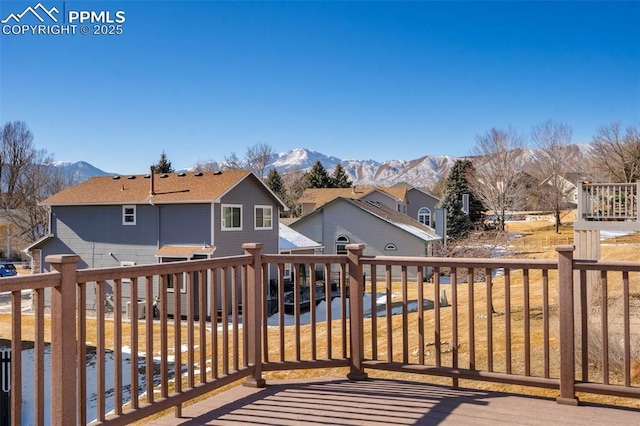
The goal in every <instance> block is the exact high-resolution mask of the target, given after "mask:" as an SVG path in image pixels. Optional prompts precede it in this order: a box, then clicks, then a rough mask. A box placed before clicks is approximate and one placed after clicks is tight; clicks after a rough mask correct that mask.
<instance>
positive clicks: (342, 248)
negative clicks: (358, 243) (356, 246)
mask: <svg viewBox="0 0 640 426" xmlns="http://www.w3.org/2000/svg"><path fill="white" fill-rule="evenodd" d="M347 244H349V237H347V236H346V235H338V238H336V254H347Z"/></svg>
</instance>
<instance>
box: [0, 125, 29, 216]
mask: <svg viewBox="0 0 640 426" xmlns="http://www.w3.org/2000/svg"><path fill="white" fill-rule="evenodd" d="M34 155H35V148H34V147H33V134H32V133H31V131H30V130H29V128H28V127H27V123H25V122H24V121H13V122H10V123H6V124H5V125H4V127H3V128H2V140H1V143H0V182H1V184H2V192H3V204H4V205H10V204H11V202H12V197H13V194H14V193H15V191H16V187H17V185H18V180H19V179H20V175H21V174H22V172H23V171H24V169H25V168H26V167H27V166H29V165H30V164H33V160H34Z"/></svg>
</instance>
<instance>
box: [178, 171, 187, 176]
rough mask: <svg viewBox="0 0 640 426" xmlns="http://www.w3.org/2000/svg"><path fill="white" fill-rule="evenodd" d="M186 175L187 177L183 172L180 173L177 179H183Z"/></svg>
mask: <svg viewBox="0 0 640 426" xmlns="http://www.w3.org/2000/svg"><path fill="white" fill-rule="evenodd" d="M186 175H187V174H186V173H185V172H180V173H178V176H179V177H185V176H186Z"/></svg>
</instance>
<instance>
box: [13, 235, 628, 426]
mask: <svg viewBox="0 0 640 426" xmlns="http://www.w3.org/2000/svg"><path fill="white" fill-rule="evenodd" d="M244 248H245V250H246V254H245V255H242V256H235V257H229V258H220V259H214V260H198V261H190V262H175V263H168V264H156V265H144V266H132V267H121V268H105V269H87V270H76V266H75V265H76V263H77V262H78V260H79V258H78V257H77V256H72V255H71V256H69V255H67V256H50V257H47V259H46V261H47V262H49V263H50V264H51V265H52V266H53V268H54V269H55V270H56V271H57V272H53V273H47V274H42V275H32V276H28V277H15V278H7V279H3V280H2V284H1V285H2V287H1V290H2V291H8V292H11V307H12V308H11V309H12V316H11V342H12V343H11V345H12V350H13V353H14V356H13V366H12V378H11V379H12V380H11V386H12V391H13V393H12V418H11V421H12V424H15V425H19V424H21V423H22V417H21V416H22V414H23V413H22V412H21V408H22V401H23V399H24V398H25V397H26V396H25V395H24V394H23V391H22V389H23V385H25V384H24V383H23V382H22V378H21V374H20V372H21V371H22V368H24V367H25V365H24V363H23V362H22V359H21V356H20V353H21V349H22V347H21V341H22V340H23V336H24V333H23V331H25V327H26V324H27V322H28V321H27V320H28V317H29V316H33V318H34V320H33V323H34V326H33V327H34V328H33V329H34V330H35V332H34V333H33V334H34V342H35V343H34V345H35V354H36V355H35V357H34V359H35V361H34V366H33V370H34V371H35V372H37V373H36V374H35V375H34V382H35V383H34V386H33V389H34V394H35V395H34V396H33V399H35V404H34V405H33V406H34V407H35V408H34V413H33V419H34V423H36V424H44V423H45V420H49V419H50V423H51V424H57V425H66V424H74V423H81V424H85V423H88V422H91V421H94V420H95V421H96V422H97V423H105V424H127V423H130V422H132V421H136V420H139V419H143V418H145V417H147V416H150V415H152V414H155V413H158V412H160V411H163V410H166V409H168V408H172V407H173V408H174V410H175V412H176V414H177V415H179V414H180V410H181V406H182V404H183V403H185V402H187V401H189V400H191V399H193V398H196V397H199V396H202V395H204V394H205V393H207V392H210V391H213V390H215V389H218V388H220V387H222V386H224V385H227V384H230V383H232V382H236V381H238V380H244V384H245V385H248V386H264V384H265V382H264V379H263V372H265V371H276V370H296V369H306V368H328V367H348V369H349V373H348V376H349V377H350V378H351V379H353V380H361V379H365V378H366V377H367V370H388V371H397V372H407V373H415V374H421V375H434V376H440V377H446V378H450V379H451V384H452V385H453V386H457V385H458V384H459V381H460V380H467V379H469V380H478V381H493V382H502V383H510V384H519V385H526V386H533V387H542V388H548V389H557V390H558V402H560V403H569V404H576V403H577V397H576V392H591V393H597V394H607V395H617V396H624V397H633V398H637V397H639V396H640V387H639V386H638V382H637V378H636V379H635V380H636V381H634V376H633V374H632V373H633V371H634V368H636V366H638V367H639V368H640V364H638V362H640V353H639V351H640V349H638V348H639V344H638V342H639V340H640V336H638V332H637V330H638V328H639V327H638V321H639V320H638V319H637V317H634V316H633V315H632V311H633V310H634V308H635V310H637V305H638V304H639V302H640V300H639V299H638V296H637V295H638V294H640V263H639V262H604V261H581V260H574V259H573V247H570V246H563V247H558V249H557V250H558V257H557V259H555V260H531V259H526V260H525V259H444V258H424V257H369V256H364V255H363V250H364V246H362V245H349V246H348V247H347V248H348V255H336V256H330V255H267V254H264V255H263V254H262V253H261V245H260V244H245V245H244ZM289 268H290V269H291V270H292V271H293V276H294V280H293V283H292V284H289V283H287V282H285V279H284V277H285V274H284V270H285V269H289ZM274 271H277V272H274ZM589 271H596V272H595V273H597V274H599V276H600V279H599V280H598V282H597V286H596V287H595V288H587V287H586V283H587V280H586V275H587V273H594V272H589ZM181 277H184V279H185V283H186V284H185V288H184V290H185V292H184V293H181V294H182V298H184V299H185V300H186V309H183V305H182V304H181V303H180V302H181V300H180V298H173V297H172V295H173V293H171V292H170V291H169V290H170V289H171V288H172V287H173V286H174V285H175V284H176V283H178V282H180V279H181ZM428 278H429V279H428ZM272 280H273V281H272ZM272 283H273V284H274V285H272ZM107 287H109V288H111V289H112V291H113V294H112V295H109V293H107V292H106V291H105V290H106V288H107ZM175 287H176V291H178V286H175ZM47 288H48V289H50V290H47V291H51V313H50V316H49V315H47V314H46V309H45V304H44V292H45V289H47ZM23 290H33V291H34V299H33V302H34V308H33V314H32V313H21V297H22V293H21V292H22V291H23ZM125 293H127V294H125ZM91 294H95V295H96V297H97V299H96V300H97V302H96V308H95V311H94V310H92V309H90V307H89V308H88V305H91V304H87V297H88V295H91ZM156 295H158V296H159V298H158V301H157V303H156V302H154V297H155V296H156ZM307 298H308V302H309V303H306V302H307ZM138 299H141V300H143V302H141V304H140V306H139V305H138V303H136V301H137V300H138ZM170 299H171V301H170ZM126 300H129V301H132V302H133V303H130V305H129V309H128V312H129V317H130V318H131V319H130V320H128V319H127V318H123V316H124V315H123V313H124V312H126V311H127V309H125V306H124V305H125V304H126ZM287 300H290V301H291V302H292V303H291V304H290V305H288V306H290V307H291V314H285V310H287V308H286V306H285V301H287ZM603 301H606V302H603ZM274 304H275V305H274ZM154 305H157V307H158V309H157V312H158V317H157V318H154V315H153V312H154ZM307 306H308V309H309V310H308V311H306V308H307ZM574 306H575V308H574ZM141 308H144V314H145V315H144V318H142V319H140V320H138V319H137V318H138V317H139V316H140V317H142V315H138V314H139V313H140V312H139V309H141ZM218 310H219V312H220V315H218V314H217V312H218ZM206 312H213V315H212V318H211V321H207V318H206V315H203V313H206ZM170 314H171V315H170ZM218 316H220V318H217V317H218ZM48 318H50V327H49V325H48V324H47V322H48ZM29 332H30V331H29ZM48 333H49V334H50V336H47V335H48ZM603 336H604V337H603ZM48 337H50V338H48ZM45 342H50V344H51V361H50V363H49V364H47V361H46V360H45V352H46V351H45ZM515 343H517V345H516V344H515ZM515 347H517V348H522V349H521V350H520V349H519V350H517V351H516V350H514V349H513V348H515ZM94 348H95V349H94ZM94 351H95V357H96V359H95V365H96V370H95V373H94V372H90V370H89V367H88V365H87V362H86V360H87V359H88V358H87V357H88V353H89V352H91V353H93V352H94ZM127 353H128V354H129V355H128V357H127V356H126V354H127ZM76 364H77V365H78V368H77V369H76ZM590 365H599V366H600V368H599V370H597V371H594V370H593V369H590ZM45 371H49V374H50V375H51V389H50V390H46V391H45V378H44V372H45ZM24 388H25V389H28V388H29V387H27V386H25V387H24ZM46 392H50V404H49V405H50V407H51V411H50V413H49V412H45V410H44V407H45V405H46V404H45V403H44V401H45V393H46ZM90 400H95V401H97V405H96V406H95V407H89V405H88V403H87V401H90ZM48 422H49V421H47V423H48Z"/></svg>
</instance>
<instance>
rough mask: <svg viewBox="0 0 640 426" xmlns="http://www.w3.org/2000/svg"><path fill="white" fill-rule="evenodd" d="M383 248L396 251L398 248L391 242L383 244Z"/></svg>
mask: <svg viewBox="0 0 640 426" xmlns="http://www.w3.org/2000/svg"><path fill="white" fill-rule="evenodd" d="M384 249H385V250H386V251H396V250H398V248H397V247H396V245H395V244H393V243H389V244H387V245H386V246H384Z"/></svg>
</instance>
